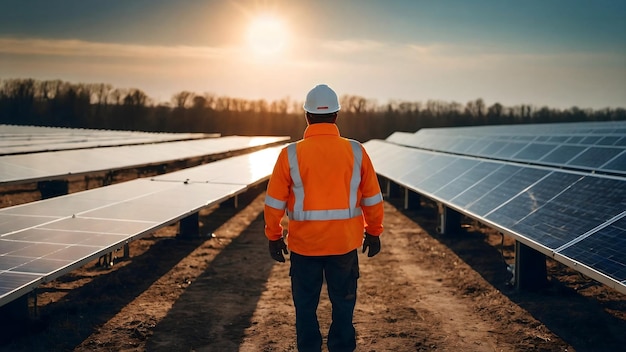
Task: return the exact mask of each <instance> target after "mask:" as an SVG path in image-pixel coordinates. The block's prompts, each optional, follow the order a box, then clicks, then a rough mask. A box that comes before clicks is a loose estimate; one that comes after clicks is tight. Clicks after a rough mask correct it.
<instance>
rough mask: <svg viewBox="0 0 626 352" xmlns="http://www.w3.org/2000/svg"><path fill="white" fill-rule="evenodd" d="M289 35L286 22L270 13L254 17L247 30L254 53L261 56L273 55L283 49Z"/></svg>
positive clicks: (249, 43)
mask: <svg viewBox="0 0 626 352" xmlns="http://www.w3.org/2000/svg"><path fill="white" fill-rule="evenodd" d="M288 37H289V34H288V31H287V27H286V25H285V23H284V22H283V21H281V20H280V19H279V18H277V17H275V16H272V15H269V14H264V15H260V16H258V17H256V18H254V19H252V21H251V22H250V25H249V27H248V32H247V40H248V45H249V46H250V48H251V49H252V51H253V53H255V54H257V55H260V56H272V55H275V54H278V53H279V52H281V51H283V49H284V48H285V47H286V46H287V42H288V39H289V38H288Z"/></svg>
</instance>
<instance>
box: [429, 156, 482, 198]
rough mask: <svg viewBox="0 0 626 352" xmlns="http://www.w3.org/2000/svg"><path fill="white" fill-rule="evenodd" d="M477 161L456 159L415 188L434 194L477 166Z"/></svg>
mask: <svg viewBox="0 0 626 352" xmlns="http://www.w3.org/2000/svg"><path fill="white" fill-rule="evenodd" d="M478 163H479V161H478V160H472V159H465V158H463V159H460V158H459V159H456V160H454V161H453V162H452V163H451V164H449V165H448V166H445V167H444V168H442V169H441V170H440V171H438V172H434V173H432V175H431V176H430V177H428V178H426V179H425V180H423V181H422V182H419V183H417V187H419V188H422V189H424V190H425V191H427V192H430V193H435V192H437V191H438V190H439V189H440V188H442V187H444V186H446V185H447V184H448V183H450V182H451V181H452V180H454V179H456V178H457V177H459V176H460V175H462V174H464V173H465V172H467V170H469V169H471V168H472V167H474V166H475V165H476V164H478Z"/></svg>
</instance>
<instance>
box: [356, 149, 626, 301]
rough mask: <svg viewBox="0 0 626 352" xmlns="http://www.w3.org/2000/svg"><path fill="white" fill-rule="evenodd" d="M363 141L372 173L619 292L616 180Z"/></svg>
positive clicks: (624, 201)
mask: <svg viewBox="0 0 626 352" xmlns="http://www.w3.org/2000/svg"><path fill="white" fill-rule="evenodd" d="M364 145H365V148H366V149H367V151H368V154H369V155H370V157H371V159H372V162H373V163H374V166H375V167H376V171H377V173H378V174H380V175H382V176H384V177H387V178H389V179H391V180H394V181H396V182H398V183H400V184H401V185H403V186H405V187H407V188H409V189H412V190H414V191H416V192H418V193H420V194H423V195H426V196H428V197H430V198H432V199H434V200H436V201H439V202H442V203H444V204H446V205H447V206H449V207H451V208H453V209H455V210H458V211H459V212H461V213H464V214H466V215H468V216H470V217H472V218H474V219H477V220H479V221H481V222H483V223H486V224H489V225H491V226H493V227H495V228H497V229H499V230H501V231H503V232H505V233H507V234H509V235H511V236H513V237H514V238H516V239H517V240H519V241H520V242H522V243H524V244H526V245H528V246H530V247H532V248H534V249H536V250H538V251H540V252H542V253H544V254H545V255H547V256H550V257H554V258H555V259H557V260H559V261H561V262H563V263H565V264H568V265H570V266H572V267H576V268H578V267H584V268H585V269H584V270H585V271H586V274H588V275H590V276H591V277H593V278H594V279H596V280H598V281H600V282H603V283H606V284H609V285H611V286H612V287H615V288H617V289H618V290H619V291H621V292H626V284H625V283H624V280H626V275H624V273H626V252H624V250H623V249H624V248H625V247H624V245H625V244H626V243H625V242H624V241H626V223H625V221H626V220H624V218H626V179H625V178H624V177H620V176H611V175H602V174H594V173H584V172H579V171H573V170H563V169H555V168H549V167H544V166H538V165H529V164H520V163H513V162H507V161H500V160H493V159H481V158H477V157H471V156H463V155H454V154H446V153H442V152H434V151H427V150H422V149H416V148H410V147H405V146H400V145H397V144H392V143H387V142H385V141H380V140H371V141H368V142H367V143H365V144H364ZM391 156H393V160H395V162H389V160H388V159H389V157H391ZM401 160H404V161H405V162H404V163H403V162H399V161H401ZM408 160H411V162H406V161H408ZM616 219H618V220H617V221H616ZM600 247H602V248H601V249H600Z"/></svg>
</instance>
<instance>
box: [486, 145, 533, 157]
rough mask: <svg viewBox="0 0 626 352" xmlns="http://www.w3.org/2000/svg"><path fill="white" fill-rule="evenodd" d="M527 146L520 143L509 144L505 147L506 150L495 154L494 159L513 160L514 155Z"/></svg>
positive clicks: (503, 149)
mask: <svg viewBox="0 0 626 352" xmlns="http://www.w3.org/2000/svg"><path fill="white" fill-rule="evenodd" d="M526 145H527V143H518V142H510V143H507V145H506V146H504V148H502V149H500V150H499V151H498V152H497V153H495V154H494V155H493V157H494V158H498V159H511V158H512V157H513V155H515V154H517V153H518V152H519V151H520V150H522V149H523V148H524V147H525V146H526Z"/></svg>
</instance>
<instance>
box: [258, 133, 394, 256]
mask: <svg viewBox="0 0 626 352" xmlns="http://www.w3.org/2000/svg"><path fill="white" fill-rule="evenodd" d="M382 201H383V199H382V194H381V192H380V186H379V185H378V179H377V177H376V172H375V171H374V168H373V166H372V163H371V160H370V158H369V156H368V155H367V153H366V152H365V150H364V149H363V147H362V146H361V144H360V143H358V142H356V141H351V140H348V139H345V138H342V137H341V136H340V135H339V130H338V129H337V126H336V125H335V124H329V123H320V124H313V125H310V126H308V127H307V129H306V131H305V134H304V139H302V140H300V141H298V142H296V143H292V144H289V145H288V146H287V147H285V148H284V149H283V150H282V151H281V153H280V155H279V157H278V160H277V162H276V165H275V166H274V171H273V173H272V176H271V177H270V181H269V184H268V188H267V194H266V198H265V223H266V228H265V234H266V236H267V237H268V238H269V239H271V240H275V239H278V238H280V237H281V236H282V232H283V228H282V226H281V224H280V223H281V220H282V218H283V216H284V214H285V212H286V213H287V215H288V218H289V231H288V232H289V235H288V238H287V241H288V245H289V248H290V249H291V250H292V251H294V252H296V253H298V254H302V255H332V254H344V253H347V252H349V251H351V250H353V249H355V248H358V247H359V246H360V245H361V243H362V240H363V231H364V229H365V230H366V231H367V232H368V233H370V234H372V235H380V234H381V233H382V230H383V227H382V220H383V202H382Z"/></svg>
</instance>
